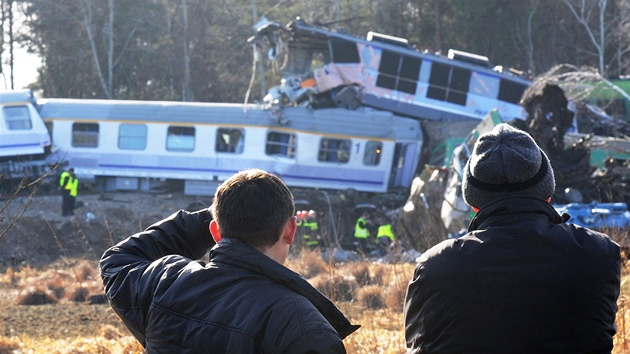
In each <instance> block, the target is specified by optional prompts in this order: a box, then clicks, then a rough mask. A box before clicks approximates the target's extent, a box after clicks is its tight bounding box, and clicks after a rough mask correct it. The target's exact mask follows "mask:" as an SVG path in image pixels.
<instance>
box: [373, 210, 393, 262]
mask: <svg viewBox="0 0 630 354" xmlns="http://www.w3.org/2000/svg"><path fill="white" fill-rule="evenodd" d="M379 221H380V223H381V225H380V226H379V227H378V231H377V233H376V246H377V247H378V253H379V254H380V256H381V257H385V256H386V255H387V253H388V250H389V247H390V246H391V245H392V244H393V243H394V231H393V230H392V224H391V223H390V222H389V221H388V220H387V219H386V218H385V217H381V218H380V220H379Z"/></svg>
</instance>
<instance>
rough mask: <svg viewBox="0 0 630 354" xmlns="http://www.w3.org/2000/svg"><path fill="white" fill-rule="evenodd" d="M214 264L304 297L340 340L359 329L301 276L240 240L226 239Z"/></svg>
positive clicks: (216, 248) (217, 249)
mask: <svg viewBox="0 0 630 354" xmlns="http://www.w3.org/2000/svg"><path fill="white" fill-rule="evenodd" d="M213 261H217V262H222V263H228V264H232V265H234V266H237V267H240V268H244V269H247V270H249V271H251V272H255V273H258V274H260V275H261V276H264V277H267V278H269V279H271V280H273V281H275V282H276V283H279V284H282V285H283V286H285V287H287V288H289V289H290V290H292V291H294V292H296V293H298V294H300V295H302V296H304V297H305V298H306V299H308V300H309V301H310V302H311V303H312V304H313V306H315V308H317V310H319V312H320V313H321V314H322V315H323V316H324V317H325V318H326V319H327V320H328V322H330V324H331V325H332V326H333V328H335V330H336V331H337V333H339V336H340V337H341V339H343V338H345V337H347V336H348V335H349V334H351V333H352V332H354V331H356V330H357V329H358V328H359V327H360V326H359V325H352V324H350V321H349V320H348V319H347V318H346V317H345V316H344V314H343V313H342V312H341V311H340V310H339V308H337V306H335V304H333V303H332V301H330V300H329V299H328V298H327V297H325V296H324V295H323V294H322V293H320V292H319V291H318V290H317V289H315V288H314V287H313V286H312V285H311V284H310V283H309V282H308V281H306V279H304V277H302V276H301V275H300V274H298V273H296V272H294V271H292V270H290V269H289V268H287V267H285V266H283V265H282V264H280V263H278V262H276V261H274V260H273V259H271V258H269V257H267V256H265V255H264V254H263V253H261V252H260V251H258V250H256V249H255V248H253V247H251V246H249V245H248V244H246V243H245V242H243V241H241V240H238V239H233V238H232V239H229V238H224V239H222V240H221V241H219V243H218V244H216V245H215V246H214V247H213V248H212V250H211V252H210V262H213Z"/></svg>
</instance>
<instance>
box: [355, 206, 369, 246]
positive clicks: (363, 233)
mask: <svg viewBox="0 0 630 354" xmlns="http://www.w3.org/2000/svg"><path fill="white" fill-rule="evenodd" d="M369 220H370V214H369V213H368V212H367V211H364V212H363V214H362V215H361V216H360V217H359V218H358V219H357V222H356V224H355V226H354V237H355V238H356V241H357V243H358V246H359V251H360V252H361V253H363V254H364V255H367V254H369V253H370V247H369V245H368V237H370V229H369V228H368V227H369Z"/></svg>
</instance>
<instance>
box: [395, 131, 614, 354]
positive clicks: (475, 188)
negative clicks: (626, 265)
mask: <svg viewBox="0 0 630 354" xmlns="http://www.w3.org/2000/svg"><path fill="white" fill-rule="evenodd" d="M554 190H555V180H554V176H553V170H552V168H551V164H550V163H549V160H548V158H547V156H546V155H545V153H544V152H543V151H542V150H541V149H540V148H539V147H538V146H537V145H536V143H535V142H534V140H533V139H532V138H531V137H530V136H529V134H527V133H525V132H523V131H520V130H517V129H515V128H513V127H511V126H509V125H508V124H499V125H498V126H497V127H495V128H494V129H493V130H492V131H491V132H489V133H486V134H484V135H482V136H481V137H479V140H478V141H477V142H476V144H475V146H474V149H473V152H472V155H471V156H470V158H469V160H468V162H467V163H466V166H465V167H464V175H463V182H462V192H463V197H464V200H465V201H466V203H468V204H469V205H470V206H472V207H473V208H474V210H475V211H477V214H476V216H475V217H474V218H473V220H472V221H471V223H470V226H469V228H468V233H467V234H466V235H465V236H463V237H461V238H458V239H450V240H446V241H443V242H441V243H439V244H438V245H436V246H434V247H432V248H430V249H429V250H428V251H426V252H425V253H424V254H422V256H421V257H420V259H419V260H418V264H417V266H416V269H415V272H414V275H413V279H412V280H411V282H410V283H409V286H408V289H407V294H406V298H405V304H404V310H403V311H404V321H405V337H406V341H407V348H408V352H409V353H610V352H611V351H612V349H613V339H612V338H613V336H614V334H615V316H616V312H617V304H616V301H617V298H618V296H619V290H620V289H619V286H620V249H619V246H618V245H617V244H616V243H615V242H613V241H612V240H610V238H609V237H608V236H606V235H604V234H602V233H599V232H595V231H592V230H589V229H585V228H582V227H579V226H575V225H573V224H568V223H566V222H567V220H568V219H569V216H568V215H566V214H563V215H559V214H558V212H557V211H556V210H555V209H554V208H553V206H552V205H551V204H550V199H551V196H552V195H553V193H554Z"/></svg>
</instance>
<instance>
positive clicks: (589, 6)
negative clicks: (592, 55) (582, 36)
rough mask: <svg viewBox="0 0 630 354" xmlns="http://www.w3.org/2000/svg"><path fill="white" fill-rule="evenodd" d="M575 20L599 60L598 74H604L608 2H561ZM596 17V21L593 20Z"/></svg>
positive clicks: (576, 0) (588, 0)
mask: <svg viewBox="0 0 630 354" xmlns="http://www.w3.org/2000/svg"><path fill="white" fill-rule="evenodd" d="M562 2H563V3H564V4H565V5H567V7H568V8H569V10H570V11H571V13H572V14H573V16H574V17H575V19H576V20H577V21H578V22H579V23H580V25H582V27H584V29H585V30H586V33H587V34H588V37H589V39H590V40H591V43H592V44H593V46H594V47H595V50H596V55H597V57H598V60H599V72H600V74H602V75H604V74H605V70H606V68H605V64H604V63H605V58H604V56H605V49H606V45H607V41H606V32H607V29H608V28H607V25H606V20H607V19H606V16H605V15H606V6H607V4H608V0H596V1H591V0H562ZM594 17H596V19H594Z"/></svg>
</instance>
